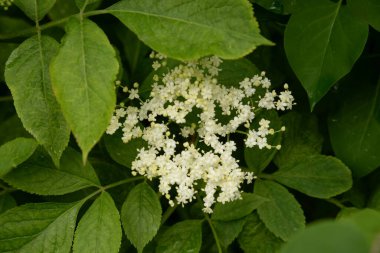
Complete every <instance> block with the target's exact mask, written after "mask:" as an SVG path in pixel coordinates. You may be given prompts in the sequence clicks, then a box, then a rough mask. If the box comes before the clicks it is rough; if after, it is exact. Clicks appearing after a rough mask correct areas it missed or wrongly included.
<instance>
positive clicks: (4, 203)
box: [0, 194, 17, 214]
mask: <svg viewBox="0 0 380 253" xmlns="http://www.w3.org/2000/svg"><path fill="white" fill-rule="evenodd" d="M15 206H17V203H16V200H15V199H14V198H13V197H12V196H11V195H10V194H3V195H0V214H2V213H4V212H5V211H7V210H9V209H11V208H13V207H15Z"/></svg>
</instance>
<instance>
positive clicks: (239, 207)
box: [212, 193, 267, 221]
mask: <svg viewBox="0 0 380 253" xmlns="http://www.w3.org/2000/svg"><path fill="white" fill-rule="evenodd" d="M265 201H267V199H266V198H263V197H261V196H260V195H257V194H254V193H242V199H238V200H235V201H232V202H227V203H225V204H222V203H217V204H216V205H215V208H214V212H213V214H212V219H213V220H221V221H230V220H237V219H240V218H243V217H245V216H247V215H248V214H250V213H251V212H252V211H253V210H255V209H256V208H258V207H259V206H260V205H261V204H263V203H264V202H265Z"/></svg>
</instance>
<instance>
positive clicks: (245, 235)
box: [238, 213, 284, 253]
mask: <svg viewBox="0 0 380 253" xmlns="http://www.w3.org/2000/svg"><path fill="white" fill-rule="evenodd" d="M246 219H247V221H246V223H245V225H244V227H243V230H242V232H241V233H240V235H239V238H238V242H239V245H240V247H241V248H242V249H243V250H244V252H246V253H273V252H277V251H278V249H279V248H280V247H281V245H282V244H283V243H284V242H283V241H282V240H281V239H280V238H278V237H276V236H275V235H274V234H273V233H272V232H270V231H269V230H268V229H267V228H266V227H265V224H264V223H263V222H262V221H261V220H260V218H259V216H258V215H257V214H256V213H253V214H251V215H249V216H248V217H247V218H246Z"/></svg>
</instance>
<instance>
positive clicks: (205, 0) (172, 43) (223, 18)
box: [109, 0, 272, 60]
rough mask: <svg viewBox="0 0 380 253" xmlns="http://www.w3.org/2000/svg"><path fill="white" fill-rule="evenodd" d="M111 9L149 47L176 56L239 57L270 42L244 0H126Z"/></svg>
mask: <svg viewBox="0 0 380 253" xmlns="http://www.w3.org/2000/svg"><path fill="white" fill-rule="evenodd" d="M109 10H110V11H111V14H113V15H114V16H115V17H117V18H118V19H120V21H121V22H123V23H124V24H125V25H126V26H128V28H130V29H131V30H132V31H133V32H135V33H136V34H137V36H138V37H139V39H140V40H142V41H143V42H144V43H146V44H147V45H148V46H150V47H151V48H153V49H154V50H156V51H159V52H161V53H164V54H165V55H168V56H169V57H172V58H176V59H182V60H185V59H196V58H200V57H202V56H206V55H217V56H220V57H222V58H226V59H231V58H239V57H242V56H244V55H246V54H248V53H250V52H251V51H252V50H254V49H255V48H256V47H257V46H260V45H272V43H271V42H269V41H268V40H267V39H265V38H264V37H262V36H261V35H260V31H259V27H258V24H257V22H256V20H255V19H254V17H253V16H252V7H251V6H250V4H249V2H248V1H246V0H224V1H217V2H216V1H213V0H195V1H187V0H160V1H158V2H156V1H151V0H143V1H141V0H132V1H131V0H125V1H121V2H119V3H116V4H115V5H113V6H111V7H110V8H109ZM185 41H186V43H185Z"/></svg>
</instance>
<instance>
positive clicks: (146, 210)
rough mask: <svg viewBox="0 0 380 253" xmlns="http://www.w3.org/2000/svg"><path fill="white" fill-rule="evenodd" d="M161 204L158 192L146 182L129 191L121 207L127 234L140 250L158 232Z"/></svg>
mask: <svg viewBox="0 0 380 253" xmlns="http://www.w3.org/2000/svg"><path fill="white" fill-rule="evenodd" d="M161 214H162V209H161V204H160V201H159V200H158V197H157V194H156V193H155V192H154V191H153V190H152V188H150V186H149V185H148V184H146V183H141V184H139V185H137V186H136V187H135V188H133V189H132V191H131V192H130V193H129V195H128V197H127V199H126V200H125V202H124V204H123V207H122V209H121V222H122V224H123V228H124V231H125V234H126V235H127V237H128V239H129V240H130V241H131V242H132V244H133V245H134V246H135V247H136V248H137V250H138V251H139V252H142V250H143V249H144V247H145V246H146V245H147V244H148V242H149V241H151V240H152V239H153V237H154V236H155V235H156V234H157V231H158V228H159V227H160V223H161Z"/></svg>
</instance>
